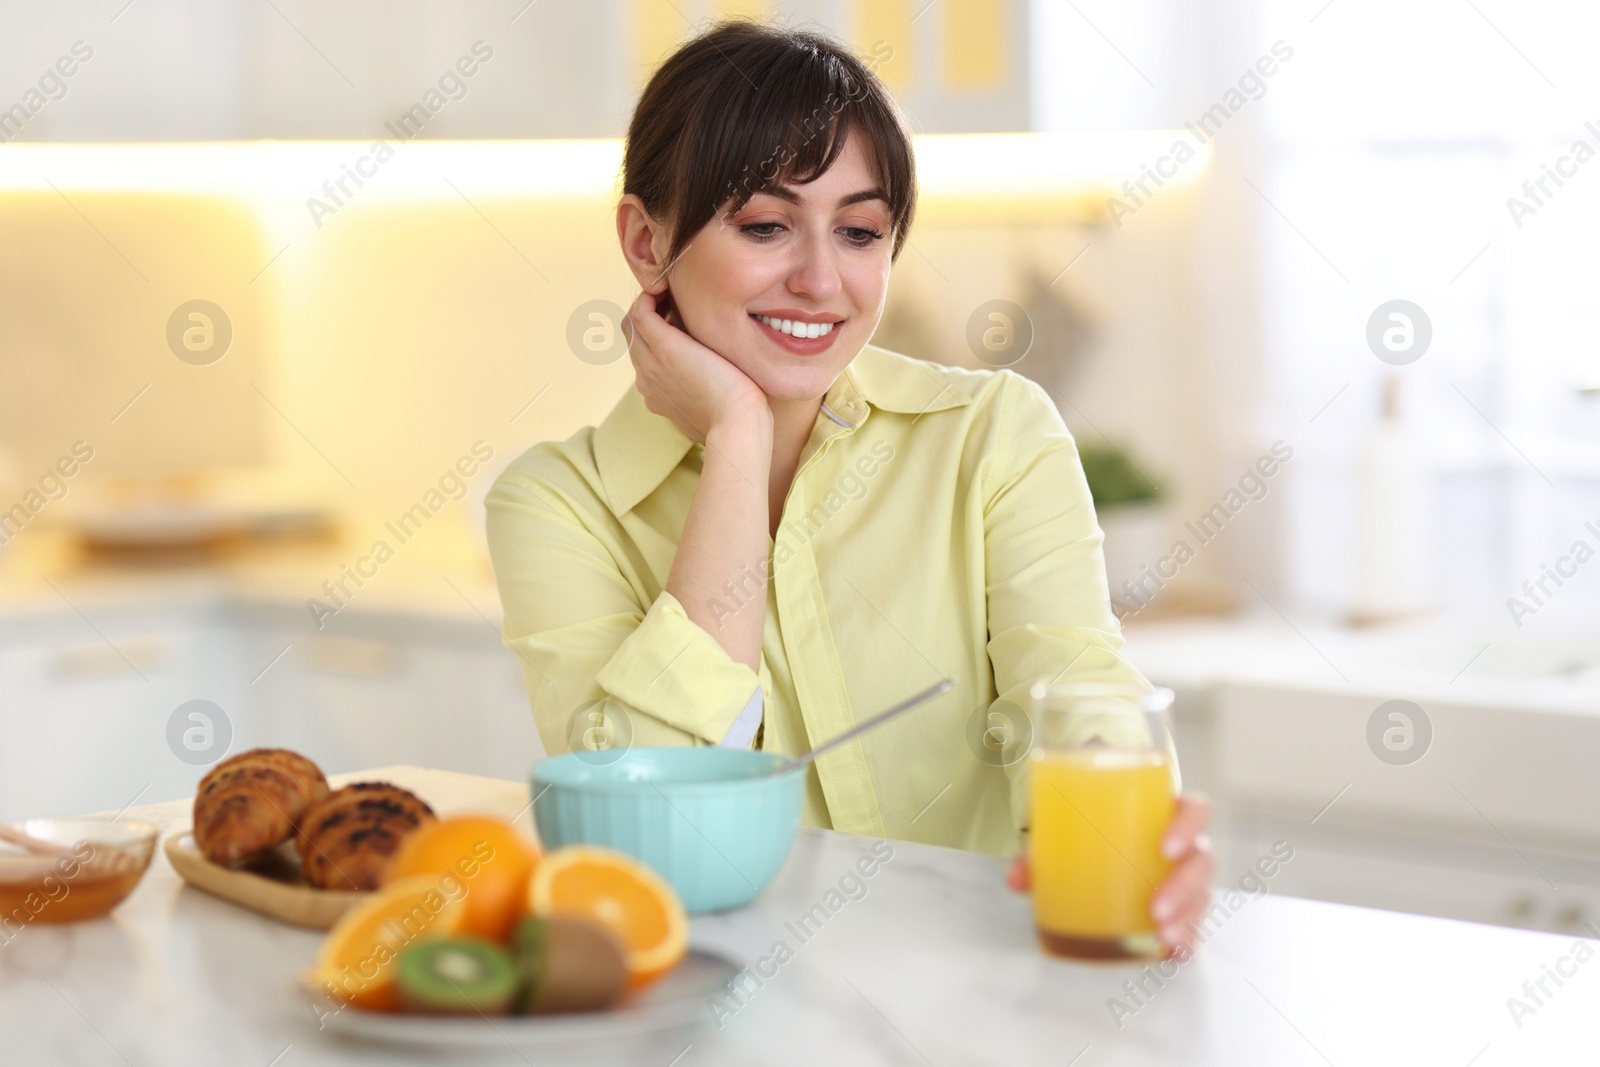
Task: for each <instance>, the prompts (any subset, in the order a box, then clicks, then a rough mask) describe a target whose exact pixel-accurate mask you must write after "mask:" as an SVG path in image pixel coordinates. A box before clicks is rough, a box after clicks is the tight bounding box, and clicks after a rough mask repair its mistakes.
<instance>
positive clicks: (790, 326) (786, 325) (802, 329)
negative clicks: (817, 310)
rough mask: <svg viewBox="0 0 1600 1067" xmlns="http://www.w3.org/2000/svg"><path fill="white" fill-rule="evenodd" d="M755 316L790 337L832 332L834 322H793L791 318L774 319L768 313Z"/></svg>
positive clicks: (821, 334) (814, 335)
mask: <svg viewBox="0 0 1600 1067" xmlns="http://www.w3.org/2000/svg"><path fill="white" fill-rule="evenodd" d="M755 318H756V319H757V320H758V321H760V322H764V323H766V324H767V325H768V326H771V327H772V328H773V329H774V330H777V331H778V332H779V333H786V334H788V335H789V336H791V337H821V336H823V335H824V334H828V333H832V332H833V328H834V326H835V325H837V324H836V323H832V322H795V321H793V320H792V319H774V318H772V317H770V316H768V315H757V316H755Z"/></svg>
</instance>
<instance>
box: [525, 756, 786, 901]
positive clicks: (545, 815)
mask: <svg viewBox="0 0 1600 1067" xmlns="http://www.w3.org/2000/svg"><path fill="white" fill-rule="evenodd" d="M786 759H787V757H785V756H781V755H778V754H777V753H773V752H752V751H749V750H746V749H733V748H718V747H706V746H697V747H676V748H632V749H628V750H627V751H625V752H623V753H622V754H620V755H615V754H614V752H611V751H607V752H604V753H601V752H588V751H584V752H569V753H567V754H565V755H561V756H553V757H551V758H549V759H546V760H541V761H540V762H539V763H536V764H535V765H534V767H533V795H534V797H535V798H536V801H535V803H534V805H533V821H534V825H535V826H536V827H538V830H539V840H540V841H541V842H542V843H543V844H544V847H545V848H547V849H550V848H559V847H560V846H562V845H572V844H580V843H582V844H590V845H604V846H606V847H608V848H614V849H617V850H618V851H621V852H626V853H628V854H629V855H631V856H636V857H638V858H639V859H641V860H643V861H644V862H645V863H647V864H649V865H650V866H651V867H653V868H655V870H657V871H658V872H660V874H661V876H662V877H664V878H665V879H666V880H667V881H668V882H671V883H672V887H673V888H674V889H676V890H677V891H678V895H679V896H680V897H681V898H683V906H684V907H685V908H687V909H688V910H689V911H690V912H692V913H696V914H698V913H700V912H707V911H718V910H720V909H723V908H735V907H739V906H740V905H743V904H748V903H750V902H751V901H752V900H754V899H755V898H756V897H758V896H760V895H761V891H762V890H764V889H766V888H767V885H768V883H770V882H771V881H772V879H773V878H774V877H776V876H777V873H778V870H779V868H781V867H782V866H783V861H784V859H785V858H786V857H787V856H788V855H789V846H790V845H792V844H793V843H794V837H795V832H796V831H797V830H798V829H799V828H800V804H801V799H802V796H803V793H804V790H805V775H804V774H785V775H782V776H779V777H775V778H762V777H759V776H760V775H763V774H765V773H766V772H767V771H770V770H772V769H773V768H774V767H776V766H778V765H779V764H780V763H783V762H784V761H785V760H786Z"/></svg>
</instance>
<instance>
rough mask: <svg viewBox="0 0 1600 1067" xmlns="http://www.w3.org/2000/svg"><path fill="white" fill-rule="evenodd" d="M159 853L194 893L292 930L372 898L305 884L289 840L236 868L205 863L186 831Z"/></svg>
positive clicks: (325, 922) (316, 924) (326, 923)
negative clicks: (266, 917) (208, 895)
mask: <svg viewBox="0 0 1600 1067" xmlns="http://www.w3.org/2000/svg"><path fill="white" fill-rule="evenodd" d="M161 850H162V851H163V852H164V853H166V856H167V862H168V863H171V864H172V869H173V870H175V871H177V872H178V876H179V877H181V878H182V879H183V880H184V881H185V882H188V883H189V884H190V885H192V886H194V887H195V888H196V889H203V890H205V891H206V892H207V893H210V894H212V895H213V896H218V897H221V898H222V899H223V900H227V901H231V902H232V903H234V904H238V905H239V906H240V907H245V908H249V909H250V910H251V911H254V912H259V913H260V914H262V915H266V916H268V917H269V918H273V919H277V920H279V921H280V922H286V923H292V924H293V925H295V926H308V927H311V928H312V929H315V930H326V929H328V928H329V927H331V926H332V925H333V924H334V923H336V922H338V921H339V918H340V917H341V916H343V915H344V913H345V912H347V911H349V910H350V909H351V908H353V907H355V906H356V905H357V904H359V903H361V902H362V901H363V900H366V899H367V898H368V897H370V896H371V895H372V894H371V893H365V892H356V891H350V890H342V889H316V888H314V887H312V886H310V885H308V884H307V883H306V880H305V877H304V876H303V875H301V873H300V861H299V857H298V856H296V854H295V851H294V845H293V844H292V843H290V842H288V841H285V842H284V843H283V844H281V845H279V846H278V847H277V848H275V849H272V850H271V851H269V852H266V853H264V854H262V855H261V856H259V857H257V858H256V859H254V860H251V861H250V862H249V863H247V864H243V865H241V866H239V867H224V866H222V865H220V864H216V863H212V862H211V861H210V860H208V859H206V857H205V856H204V855H203V854H202V853H201V852H200V850H199V848H197V847H196V846H195V843H194V834H193V833H192V832H190V831H187V830H186V831H183V832H182V833H176V834H173V835H171V836H170V837H168V838H167V839H166V840H165V841H164V842H162V845H161Z"/></svg>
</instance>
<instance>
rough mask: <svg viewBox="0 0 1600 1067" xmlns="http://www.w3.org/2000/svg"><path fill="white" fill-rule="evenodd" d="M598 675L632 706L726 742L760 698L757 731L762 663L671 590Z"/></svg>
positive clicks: (611, 691) (710, 739)
mask: <svg viewBox="0 0 1600 1067" xmlns="http://www.w3.org/2000/svg"><path fill="white" fill-rule="evenodd" d="M595 682H596V684H597V685H599V686H600V688H601V689H603V690H604V691H605V692H606V693H608V694H610V695H611V696H612V697H613V698H615V699H616V700H618V701H620V702H621V703H622V704H624V705H625V706H627V707H628V708H630V709H633V710H634V711H638V712H642V713H643V714H645V715H649V716H651V717H653V718H656V719H659V720H661V721H662V722H665V723H667V724H668V725H671V726H675V727H677V728H678V729H680V730H683V731H685V732H687V733H690V734H693V735H694V736H695V737H697V738H699V739H701V740H703V741H705V742H707V743H709V744H717V743H719V742H723V741H724V739H725V738H727V736H728V733H729V730H730V729H731V728H733V727H734V724H735V722H736V721H742V719H743V716H744V715H745V714H746V713H748V712H749V709H750V707H751V705H752V704H754V705H755V707H756V712H755V715H754V725H752V726H751V727H750V737H754V736H755V727H756V726H758V725H759V724H760V722H761V707H762V703H763V702H762V701H761V699H760V698H761V695H762V693H761V681H760V679H759V678H758V677H757V676H756V673H755V671H752V670H751V669H750V668H749V667H747V666H745V665H744V664H743V663H740V662H739V661H738V660H736V659H734V658H733V657H732V656H730V655H728V653H727V651H726V650H725V649H724V648H723V647H722V646H721V645H719V644H717V641H716V638H714V637H712V636H711V635H710V634H709V633H707V632H706V631H705V630H704V629H703V628H702V627H701V626H700V624H699V623H697V622H695V621H694V620H693V619H691V618H689V616H688V613H686V612H685V611H684V610H683V605H682V604H681V603H680V602H679V601H678V598H677V597H675V596H673V595H672V594H671V593H669V592H667V591H666V590H662V591H661V594H660V595H659V596H657V597H656V600H655V603H654V604H651V605H650V610H649V611H647V612H645V615H644V618H643V619H642V620H641V621H640V622H639V625H638V626H637V627H635V628H634V631H633V632H632V633H631V634H629V635H628V636H627V637H626V638H624V639H623V641H622V644H621V645H619V646H618V647H617V651H616V653H615V654H613V655H612V657H611V659H610V660H609V661H608V662H607V663H606V665H605V666H604V667H603V668H601V670H600V673H599V674H597V675H596V676H595ZM752 689H753V690H755V695H754V696H752V695H751V690H752ZM748 745H749V741H748V740H746V742H745V744H744V747H748Z"/></svg>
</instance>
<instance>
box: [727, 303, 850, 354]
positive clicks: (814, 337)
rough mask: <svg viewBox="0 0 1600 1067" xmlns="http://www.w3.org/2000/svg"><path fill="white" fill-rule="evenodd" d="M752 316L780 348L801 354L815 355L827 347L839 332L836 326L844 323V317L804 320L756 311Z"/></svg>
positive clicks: (763, 331)
mask: <svg viewBox="0 0 1600 1067" xmlns="http://www.w3.org/2000/svg"><path fill="white" fill-rule="evenodd" d="M750 317H751V318H752V319H754V320H755V321H756V323H757V324H758V325H759V327H760V329H761V332H762V333H763V334H765V335H766V336H767V337H768V338H770V339H771V340H772V341H773V343H775V344H776V345H777V346H778V347H779V348H782V349H784V350H785V351H787V352H793V353H794V354H796V355H800V356H814V355H816V354H817V353H819V352H822V351H824V350H825V349H827V348H828V347H829V346H830V345H832V344H833V340H834V338H835V337H837V336H838V334H839V331H838V330H837V329H836V327H838V326H841V325H843V323H844V320H843V319H838V320H835V321H833V322H804V321H802V320H800V319H798V318H780V317H778V316H776V315H762V314H758V313H756V312H751V313H750Z"/></svg>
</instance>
